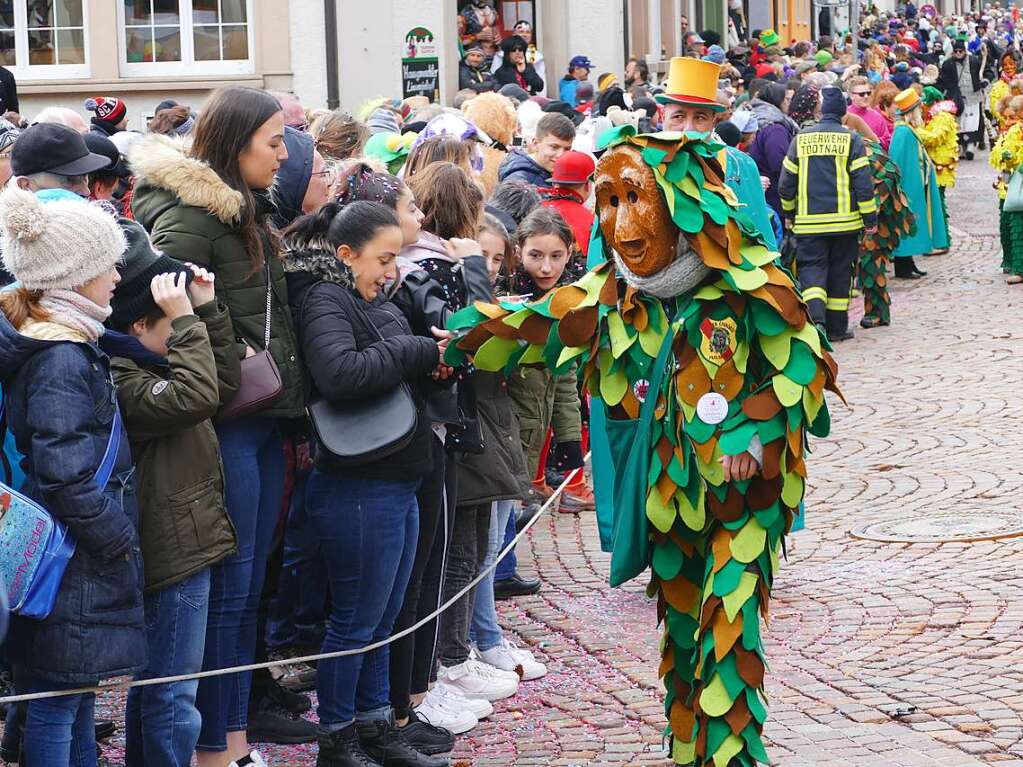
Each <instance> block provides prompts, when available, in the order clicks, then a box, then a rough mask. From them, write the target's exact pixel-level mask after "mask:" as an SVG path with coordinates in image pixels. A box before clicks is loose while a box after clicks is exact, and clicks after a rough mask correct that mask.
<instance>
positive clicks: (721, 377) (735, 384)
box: [711, 359, 745, 401]
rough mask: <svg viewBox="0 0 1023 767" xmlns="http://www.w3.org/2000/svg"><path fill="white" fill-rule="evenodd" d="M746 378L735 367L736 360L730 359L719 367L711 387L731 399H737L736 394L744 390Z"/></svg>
mask: <svg viewBox="0 0 1023 767" xmlns="http://www.w3.org/2000/svg"><path fill="white" fill-rule="evenodd" d="M744 380H745V379H744V378H743V375H742V373H740V372H739V371H738V370H736V369H735V360H734V359H730V360H728V362H726V363H725V364H724V365H722V366H721V367H719V368H718V372H717V373H716V374H715V375H714V384H713V386H712V387H711V388H712V389H713V390H714V392H715V393H717V394H720V395H721V396H723V397H724V398H725V399H726V400H729V401H730V400H733V399H735V397H736V395H738V394H739V392H741V391H742V385H743V382H744Z"/></svg>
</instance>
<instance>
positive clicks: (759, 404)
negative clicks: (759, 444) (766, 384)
mask: <svg viewBox="0 0 1023 767" xmlns="http://www.w3.org/2000/svg"><path fill="white" fill-rule="evenodd" d="M780 411H781V403H780V402H779V401H778V395H776V394H775V393H774V389H773V388H768V389H764V390H763V391H762V392H759V393H758V394H753V395H751V396H749V397H747V398H746V399H745V400H743V402H742V412H744V413H745V414H746V415H747V416H749V417H750V418H751V419H753V420H754V421H768V420H770V419H771V418H774V417H775V416H776V415H778V413H779V412H780Z"/></svg>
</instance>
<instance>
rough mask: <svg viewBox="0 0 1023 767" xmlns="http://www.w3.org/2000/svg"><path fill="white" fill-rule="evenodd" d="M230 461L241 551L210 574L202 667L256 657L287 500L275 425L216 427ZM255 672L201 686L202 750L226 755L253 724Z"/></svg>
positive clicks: (231, 509) (230, 493)
mask: <svg viewBox="0 0 1023 767" xmlns="http://www.w3.org/2000/svg"><path fill="white" fill-rule="evenodd" d="M217 436H218V438H219V439H220V455H221V457H222V458H223V461H224V500H225V502H226V504H227V513H228V516H230V517H231V521H232V522H234V529H235V534H236V535H237V538H238V551H237V552H235V553H234V554H232V555H231V556H229V557H228V558H227V559H223V560H221V561H220V562H218V563H217V564H215V565H214V566H213V568H212V570H211V573H210V576H211V577H210V610H209V620H208V622H207V624H206V650H205V654H204V655H203V664H202V667H203V670H204V671H205V670H213V669H218V668H228V667H231V666H244V665H246V664H249V663H252V661H253V659H254V658H255V655H256V614H257V613H258V611H259V596H260V594H261V593H262V591H263V580H264V579H265V578H266V562H267V559H268V558H269V557H270V546H271V544H272V542H273V533H274V528H275V527H276V526H277V519H278V517H279V516H280V510H281V504H282V502H283V498H284V448H283V442H282V439H281V433H280V430H279V429H278V428H277V422H276V421H275V420H273V419H271V418H261V417H259V416H258V415H257V416H251V417H249V418H241V419H239V420H237V421H231V422H230V423H226V424H221V425H218V427H217ZM251 683H252V673H251V672H248V673H239V674H228V675H227V676H217V677H209V678H207V679H202V680H200V682H199V691H198V694H197V696H196V705H197V707H198V708H199V713H200V714H202V729H201V730H200V732H199V742H198V744H197V745H196V749H197V750H199V751H226V750H227V733H228V732H240V731H243V730H245V729H246V728H247V726H248V711H249V687H250V685H251Z"/></svg>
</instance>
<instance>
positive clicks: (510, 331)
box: [478, 319, 519, 341]
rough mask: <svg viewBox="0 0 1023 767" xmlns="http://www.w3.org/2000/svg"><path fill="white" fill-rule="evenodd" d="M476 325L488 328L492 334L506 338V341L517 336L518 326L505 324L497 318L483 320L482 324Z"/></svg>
mask: <svg viewBox="0 0 1023 767" xmlns="http://www.w3.org/2000/svg"><path fill="white" fill-rule="evenodd" d="M478 327H483V328H486V329H487V330H489V331H490V332H491V333H492V334H493V335H495V336H497V337H498V338H504V339H505V340H508V341H512V340H514V339H516V338H518V337H519V329H518V328H513V327H512V326H511V325H505V324H504V322H503V321H502V320H499V319H498V320H487V321H486V322H484V323H483V324H482V325H479V326H478Z"/></svg>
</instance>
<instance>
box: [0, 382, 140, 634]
mask: <svg viewBox="0 0 1023 767" xmlns="http://www.w3.org/2000/svg"><path fill="white" fill-rule="evenodd" d="M4 404H5V403H4V402H3V401H2V400H0V441H2V443H3V462H2V463H3V466H2V468H3V474H2V476H0V480H2V481H0V579H2V580H0V582H2V583H3V584H4V585H5V588H6V591H7V602H8V604H9V605H10V609H11V611H12V612H14V613H17V614H19V615H22V616H24V617H26V618H36V619H38V620H43V619H45V618H46V617H47V616H49V614H50V612H52V610H53V605H54V603H55V602H56V600H57V593H58V592H59V591H60V582H61V580H62V579H63V578H64V571H65V570H66V569H67V565H68V562H70V561H71V557H72V556H73V555H74V553H75V539H74V538H73V537H72V536H71V534H70V533H69V532H68V529H67V527H66V526H65V525H64V524H63V523H61V522H59V521H58V520H56V519H54V518H53V516H52V515H51V514H50V513H49V512H48V511H47V510H46V509H44V508H43V507H42V506H40V505H39V504H38V503H36V502H35V501H33V500H32V499H31V498H28V497H27V496H24V495H22V494H21V493H19V492H18V491H17V490H15V489H14V486H15V484H17V486H19V487H20V486H21V484H22V482H23V481H24V474H22V473H21V470H20V463H21V456H20V455H19V454H18V452H17V450H16V448H15V446H14V438H13V435H10V434H8V433H7V432H8V429H7V420H6V418H5V407H4ZM120 446H121V412H120V410H118V409H115V410H114V422H113V424H112V428H111V430H110V438H109V440H108V441H107V447H106V451H105V452H104V454H103V460H102V462H101V463H100V466H99V468H98V469H97V470H96V475H95V481H96V485H97V486H98V487H99V488H100V489H104V488H106V486H107V483H108V482H109V481H110V476H111V474H112V473H113V471H114V464H115V463H116V461H117V452H118V450H119V449H120ZM16 467H17V471H18V474H19V475H20V480H17V482H16V480H15V474H14V472H15V468H16Z"/></svg>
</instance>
